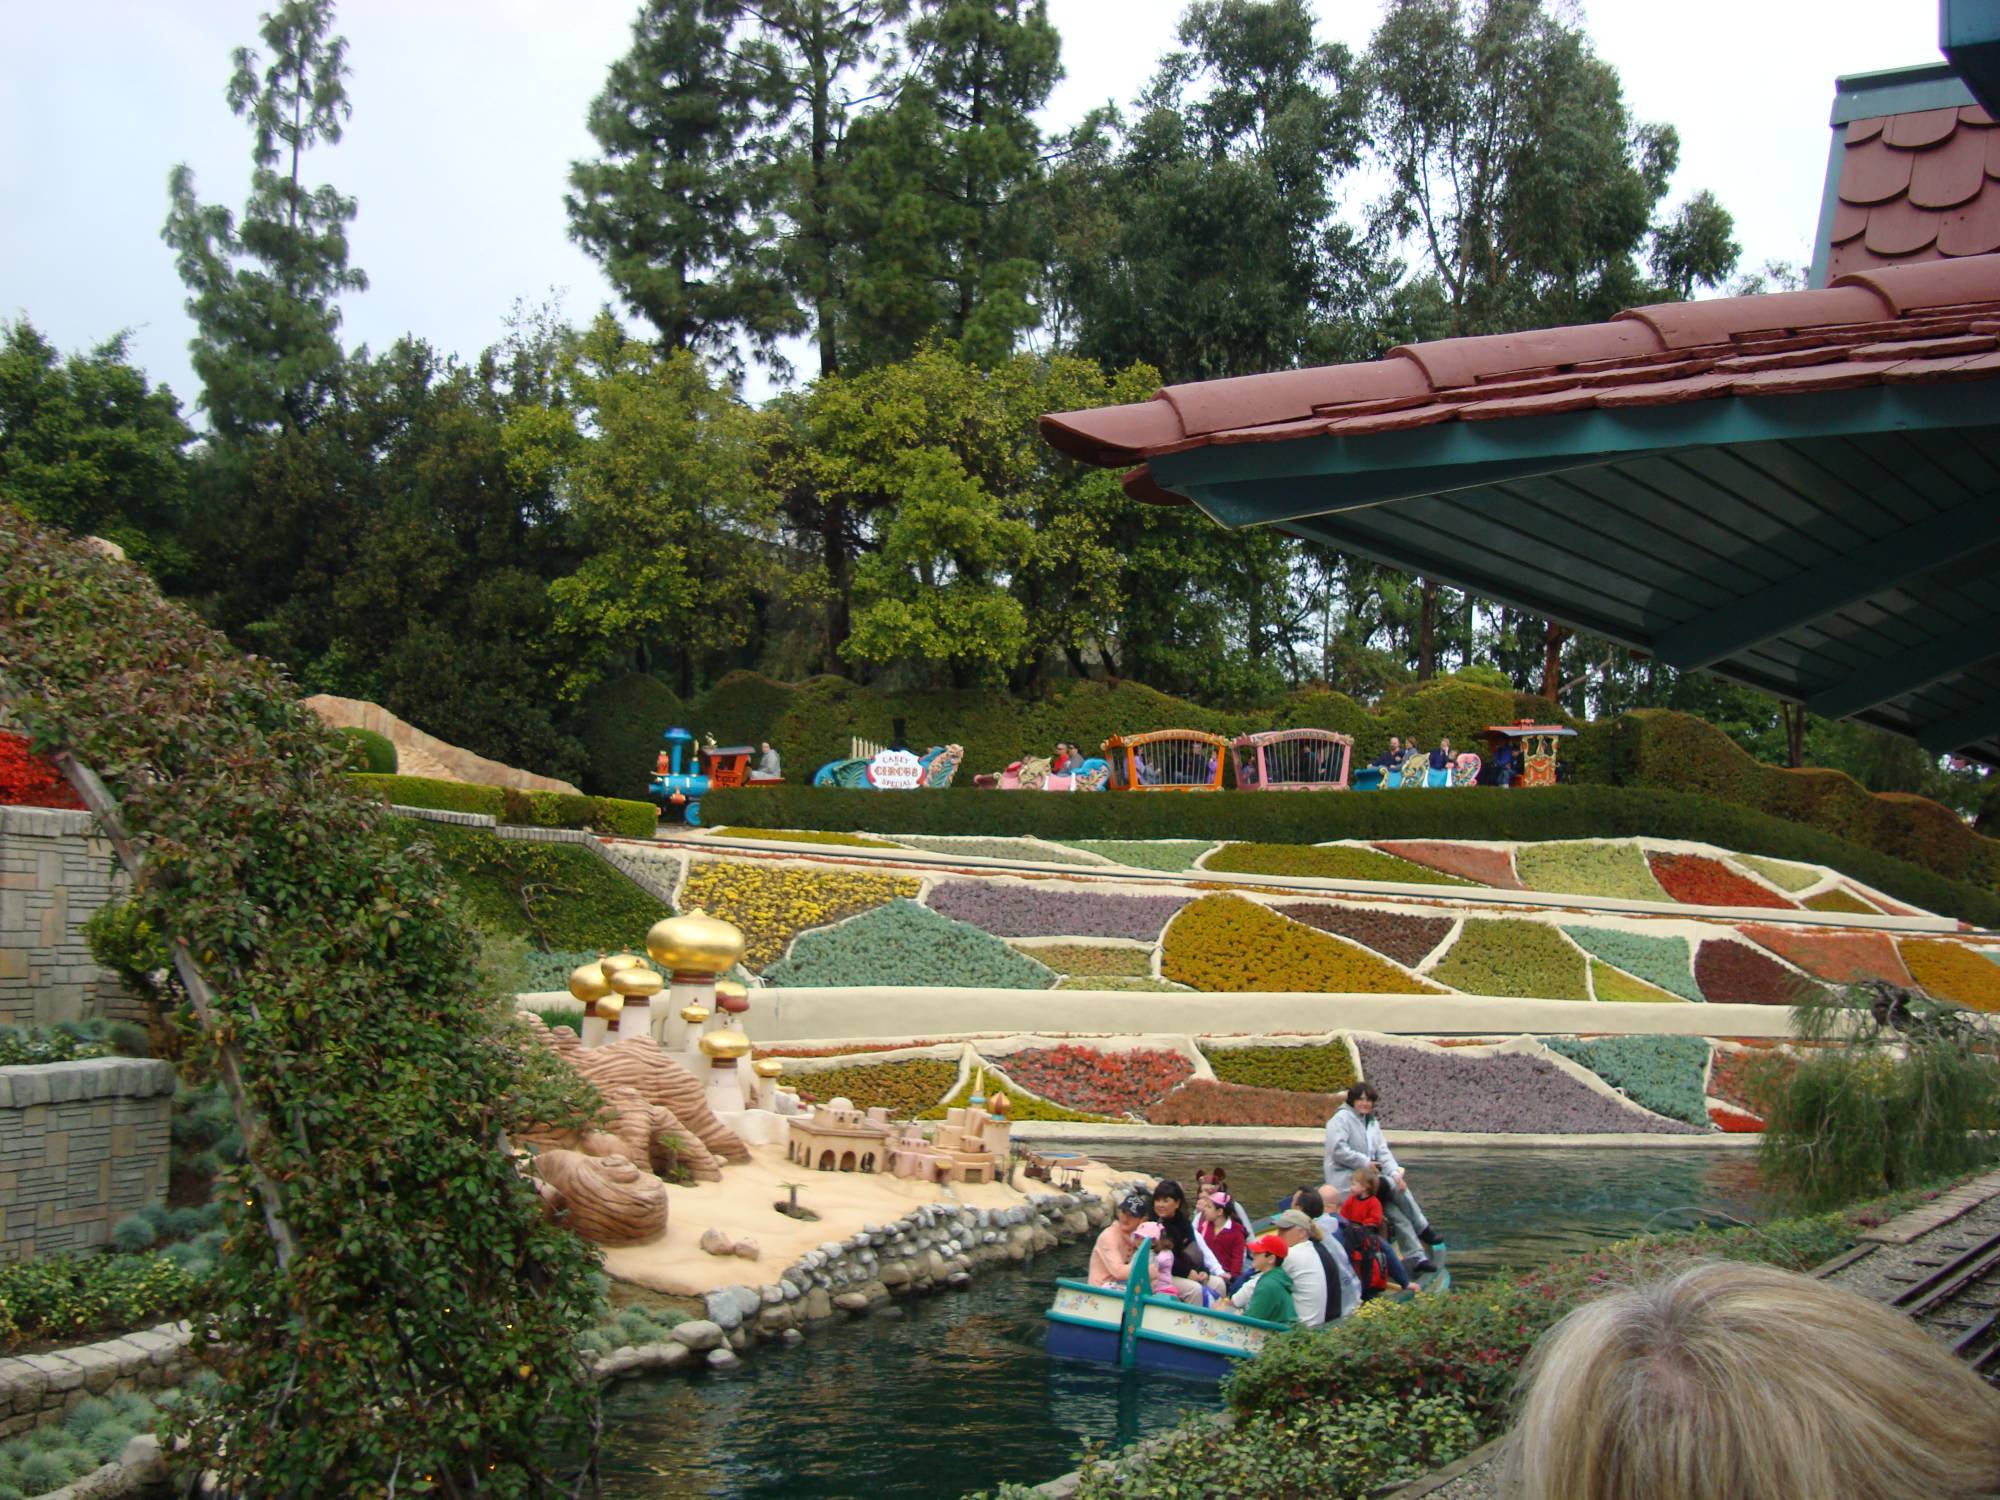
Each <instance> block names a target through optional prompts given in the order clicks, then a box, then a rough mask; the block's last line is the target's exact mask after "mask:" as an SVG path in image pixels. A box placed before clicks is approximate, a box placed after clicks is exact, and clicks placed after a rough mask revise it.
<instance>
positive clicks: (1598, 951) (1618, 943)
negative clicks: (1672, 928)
mask: <svg viewBox="0 0 2000 1500" xmlns="http://www.w3.org/2000/svg"><path fill="white" fill-rule="evenodd" d="M1563 932H1564V934H1565V935H1566V936H1568V937H1569V938H1570V939H1571V940H1573V941H1574V942H1575V943H1576V945H1577V946H1578V947H1580V948H1582V949H1583V951H1584V952H1586V953H1588V954H1590V955H1591V956H1592V957H1593V958H1601V959H1603V960H1604V961H1605V962H1606V963H1608V964H1612V965H1615V966H1616V967H1618V968H1620V969H1623V970H1624V971H1625V972H1626V973H1628V974H1636V975H1638V977H1639V978H1641V979H1643V980H1645V981H1646V983H1648V984H1654V985H1658V986H1659V987H1660V988H1661V989H1663V990H1667V991H1669V992H1670V993H1672V994H1676V995H1679V996H1680V997H1681V998H1682V999H1683V1000H1699V999H1701V998H1702V993H1701V989H1700V987H1699V986H1698V985H1696V984H1695V982H1694V964H1693V955H1692V954H1691V953H1690V952H1689V951H1688V943H1687V939H1686V938H1678V937H1652V936H1649V935H1648V934H1646V933H1642V932H1626V931H1625V930H1623V929H1622V928H1617V927H1585V926H1582V925H1577V926H1569V925H1565V926H1564V927H1563Z"/></svg>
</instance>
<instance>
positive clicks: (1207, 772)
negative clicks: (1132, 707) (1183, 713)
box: [1104, 729, 1229, 792]
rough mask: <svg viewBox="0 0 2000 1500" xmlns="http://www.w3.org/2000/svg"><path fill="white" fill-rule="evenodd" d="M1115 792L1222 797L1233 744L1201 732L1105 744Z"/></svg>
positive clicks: (1120, 738)
mask: <svg viewBox="0 0 2000 1500" xmlns="http://www.w3.org/2000/svg"><path fill="white" fill-rule="evenodd" d="M1104 759H1105V760H1106V762H1107V763H1109V765H1110V767H1111V787H1112V790H1113V791H1119V792H1219V791H1221V790H1222V772H1223V767H1224V766H1225V765H1226V764H1227V763H1228V759H1229V741H1228V740H1226V739H1224V738H1223V737H1222V736H1221V735H1219V734H1207V733H1205V732H1203V731H1202V730H1199V729H1156V730H1154V731H1153V732H1152V733H1150V734H1130V735H1124V734H1114V735H1112V736H1111V738H1110V739H1108V740H1106V741H1105V742H1104Z"/></svg>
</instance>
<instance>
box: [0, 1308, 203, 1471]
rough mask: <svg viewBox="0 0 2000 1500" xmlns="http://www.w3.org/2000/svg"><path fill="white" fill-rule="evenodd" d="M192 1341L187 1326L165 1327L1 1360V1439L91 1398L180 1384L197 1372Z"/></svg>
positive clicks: (54, 1417) (30, 1427)
mask: <svg viewBox="0 0 2000 1500" xmlns="http://www.w3.org/2000/svg"><path fill="white" fill-rule="evenodd" d="M189 1342H190V1335H189V1332H188V1325H187V1324H186V1323H161V1324H159V1325H157V1326H156V1327H153V1328H141V1329H137V1330H135V1331H133V1332H131V1333H128V1334H126V1335H124V1336H123V1337H122V1338H115V1339H106V1340H104V1341H102V1342H100V1343H95V1344H78V1345H75V1346H74V1347H72V1348H68V1349H58V1350H56V1351H55V1352H54V1353H51V1354H24V1355H22V1356H20V1357H19V1358H15V1359H0V1438H8V1437H13V1436H14V1435H15V1434H17V1433H22V1432H27V1431H29V1430H30V1429H32V1428H35V1427H39V1426H41V1425H42V1423H44V1422H49V1421H54V1420H56V1419H57V1418H59V1417H61V1416H62V1415H63V1414H64V1413H65V1412H67V1411H69V1410H70V1409H71V1408H72V1407H75V1406H78V1405H80V1404H81V1403H82V1402H83V1401H84V1400H85V1398H87V1397H90V1396H102V1395H104V1394H105V1393H107V1392H109V1391H133V1390H137V1391H151V1390H158V1389H159V1388H161V1387H162V1386H172V1385H178V1384H180V1382H181V1379H182V1377H183V1376H184V1375H186V1374H187V1373H189V1372H190V1371H191V1370H192V1369H193V1367H194V1357H193V1355H192V1354H190V1353H189V1351H188V1345H189ZM57 1493H59V1494H68V1493H69V1492H68V1491H67V1490H61V1491H58V1492H57Z"/></svg>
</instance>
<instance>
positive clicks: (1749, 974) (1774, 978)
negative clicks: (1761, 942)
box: [1694, 938, 1819, 1005]
mask: <svg viewBox="0 0 2000 1500" xmlns="http://www.w3.org/2000/svg"><path fill="white" fill-rule="evenodd" d="M1694 982H1695V983H1696V984H1697V985H1699V986H1700V987H1701V992H1702V994H1703V995H1704V996H1706V997H1707V998H1708V999H1709V1000H1710V1001H1711V1002H1712V1003H1714V1004H1716V1005H1797V1004H1799V1003H1800V1002H1801V1001H1803V1000H1808V999H1810V998H1811V997H1812V996H1813V995H1814V994H1816V993H1817V992H1818V990H1819V986H1818V985H1816V984H1814V983H1813V982H1812V981H1811V980H1810V979H1807V978H1806V977H1805V976H1804V975H1803V974H1799V973H1796V972H1794V971H1793V970H1791V969H1788V968H1786V967H1785V966H1784V965H1783V964H1781V963H1779V962H1778V961H1777V960H1776V959H1775V958H1766V957H1765V956H1764V955H1763V954H1761V953H1759V952H1758V951H1757V950H1756V949H1755V948H1752V947H1751V946H1750V945H1749V944H1748V943H1738V942H1735V941H1733V940H1731V939H1728V938H1710V939H1709V940H1708V941H1707V942H1705V943H1703V944H1702V945H1701V946H1700V947H1699V948H1697V949H1695V953H1694Z"/></svg>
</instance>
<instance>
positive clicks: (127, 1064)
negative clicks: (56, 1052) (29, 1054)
mask: <svg viewBox="0 0 2000 1500" xmlns="http://www.w3.org/2000/svg"><path fill="white" fill-rule="evenodd" d="M173 1091H174V1065H173V1064H172V1063H169V1062H163V1061H162V1060H160V1059H159V1058H156V1057H82V1058H76V1059H74V1060H72V1061H70V1062H53V1063H24V1064H22V1065H20V1066H18V1067H9V1068H0V1109H27V1108H30V1107H31V1106H33V1105H37V1104H67V1103H70V1102H71V1101H73V1100H78V1099H110V1098H126V1099H147V1098H151V1097H152V1096H153V1095H155V1094H171V1093H172V1092H173Z"/></svg>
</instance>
